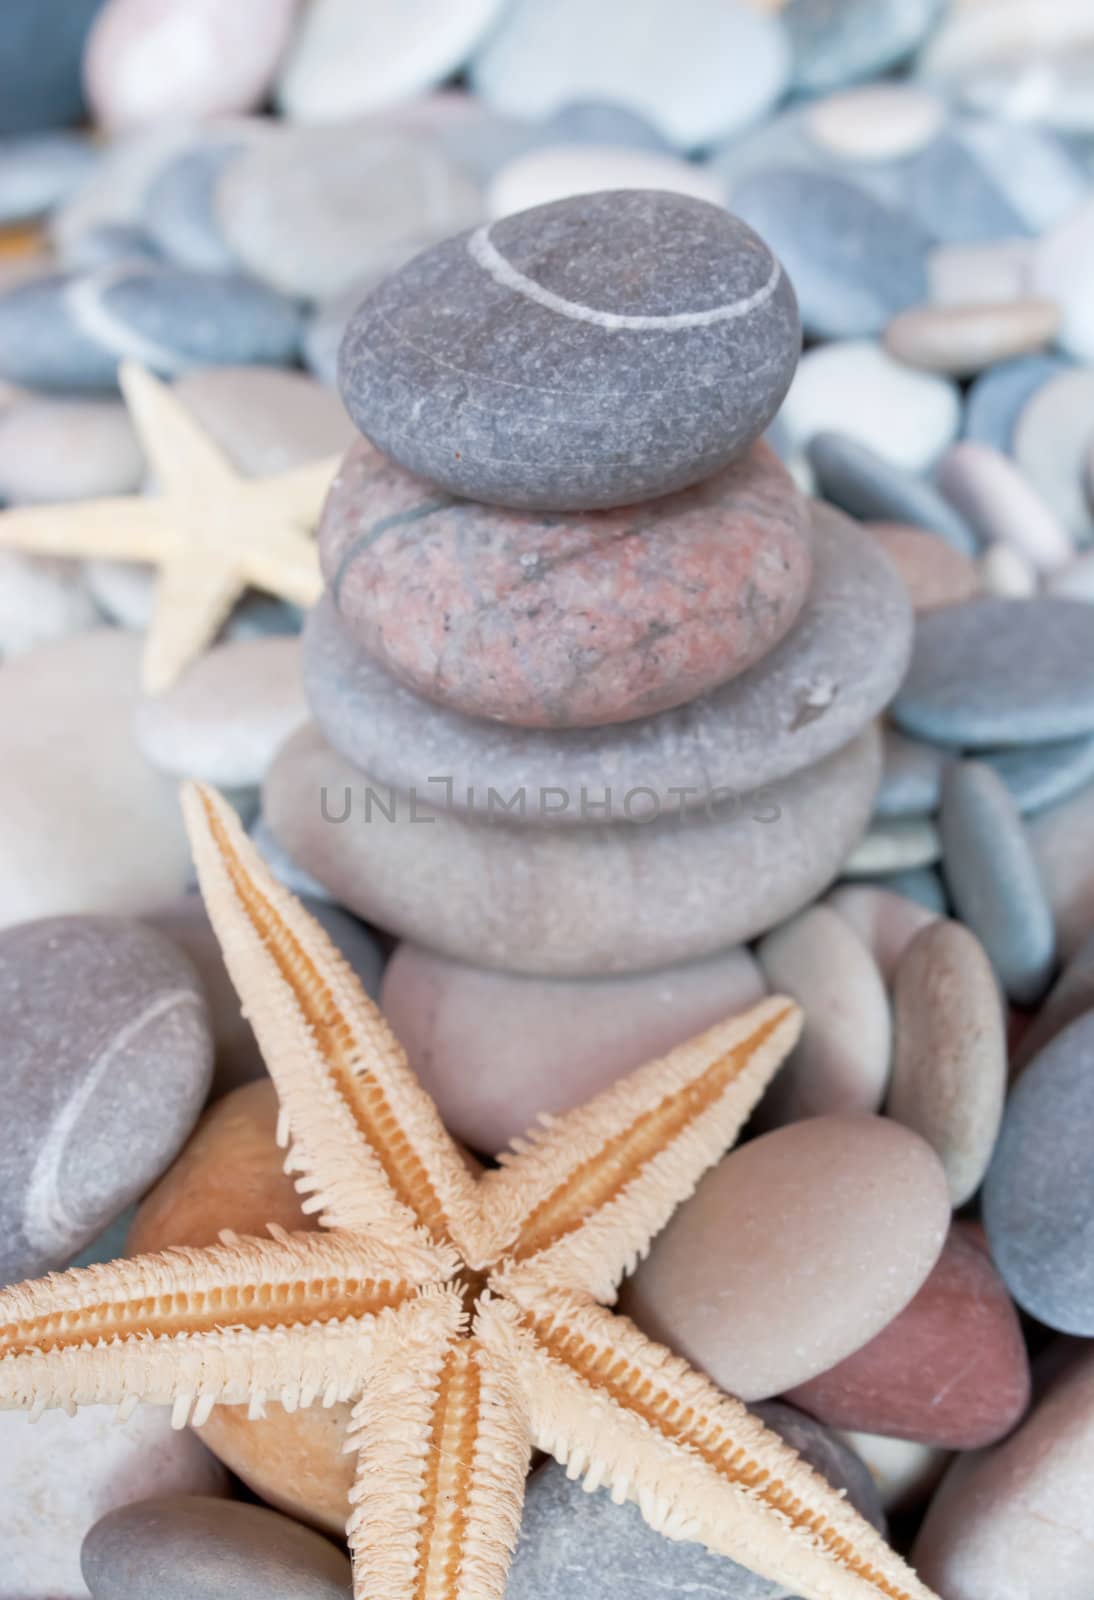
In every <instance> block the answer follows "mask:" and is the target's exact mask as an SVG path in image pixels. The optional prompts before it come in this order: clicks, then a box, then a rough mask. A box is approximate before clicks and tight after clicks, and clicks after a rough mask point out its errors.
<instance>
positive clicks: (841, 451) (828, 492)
mask: <svg viewBox="0 0 1094 1600" xmlns="http://www.w3.org/2000/svg"><path fill="white" fill-rule="evenodd" d="M806 453H807V455H808V457H809V464H810V466H811V467H812V468H813V471H814V473H815V474H816V478H817V488H818V493H820V494H822V495H823V496H824V498H825V499H826V500H831V501H832V502H833V504H834V505H837V506H840V507H841V508H842V509H843V510H844V511H847V512H849V513H850V515H851V516H852V517H860V518H861V519H862V520H863V521H864V522H901V523H910V524H911V526H912V527H915V528H928V529H930V531H931V532H932V533H935V534H937V535H938V536H939V537H940V538H942V539H945V541H946V543H947V544H949V545H952V546H953V548H954V550H956V551H957V552H958V553H959V554H960V555H965V556H971V555H973V554H974V553H975V551H976V540H975V538H974V536H973V533H972V530H971V529H970V528H969V526H968V524H967V523H966V521H965V519H964V517H962V516H960V515H959V514H958V513H957V512H956V511H955V510H954V508H953V507H952V506H951V505H950V504H949V502H948V501H947V500H944V499H943V498H942V496H941V495H940V494H939V492H938V490H937V489H935V488H934V486H933V485H932V484H930V483H928V482H927V481H926V480H925V479H923V478H917V477H915V476H914V475H913V474H912V473H910V472H906V471H905V470H904V469H903V468H902V467H898V466H897V465H896V463H895V462H893V461H890V460H888V459H887V458H886V457H885V456H883V455H878V454H877V452H876V451H874V450H871V449H870V448H869V446H867V445H865V444H862V443H860V442H859V441H858V440H857V439H852V438H848V437H847V436H846V435H845V434H842V433H815V434H814V435H813V437H812V439H811V440H810V441H809V445H808V448H807V452H806Z"/></svg>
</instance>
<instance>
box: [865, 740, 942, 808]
mask: <svg viewBox="0 0 1094 1600" xmlns="http://www.w3.org/2000/svg"><path fill="white" fill-rule="evenodd" d="M882 748H883V751H884V760H885V766H884V768H883V770H882V775H881V788H880V789H879V790H878V792H877V799H876V800H875V801H874V815H875V817H925V816H930V814H931V813H932V812H933V811H936V810H937V809H938V796H939V792H940V789H941V785H942V768H943V767H944V765H945V763H946V759H947V752H945V751H942V750H940V749H939V748H938V746H937V745H932V744H925V743H923V742H922V741H921V740H919V739H909V738H907V737H906V736H905V735H904V734H902V733H900V732H899V731H898V730H897V729H896V728H886V729H885V733H884V742H883V746H882Z"/></svg>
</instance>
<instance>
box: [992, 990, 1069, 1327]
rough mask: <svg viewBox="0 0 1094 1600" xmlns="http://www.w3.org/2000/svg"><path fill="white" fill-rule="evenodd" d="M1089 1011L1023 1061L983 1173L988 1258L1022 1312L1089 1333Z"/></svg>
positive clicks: (1053, 1323) (1044, 1320) (1054, 1324)
mask: <svg viewBox="0 0 1094 1600" xmlns="http://www.w3.org/2000/svg"><path fill="white" fill-rule="evenodd" d="M1092 1122H1094V1012H1088V1013H1087V1014H1086V1015H1085V1016H1082V1017H1079V1018H1078V1019H1077V1020H1076V1021H1074V1022H1072V1023H1071V1024H1070V1025H1069V1026H1068V1027H1066V1028H1065V1029H1064V1030H1063V1032H1062V1033H1058V1034H1057V1035H1056V1037H1055V1038H1054V1039H1053V1040H1052V1041H1051V1043H1049V1044H1047V1045H1046V1046H1045V1048H1044V1049H1043V1050H1041V1052H1040V1053H1039V1054H1038V1055H1037V1056H1036V1057H1035V1058H1034V1060H1033V1061H1032V1062H1031V1063H1030V1064H1029V1066H1028V1067H1026V1069H1025V1071H1024V1072H1023V1073H1022V1075H1021V1077H1020V1078H1019V1079H1018V1082H1017V1084H1016V1085H1015V1088H1014V1089H1013V1091H1012V1093H1011V1096H1010V1099H1009V1101H1008V1102H1007V1109H1006V1113H1005V1115H1004V1118H1003V1127H1002V1131H1001V1132H1000V1135H999V1142H998V1144H997V1145H996V1147H995V1154H994V1156H993V1157H992V1162H991V1166H990V1167H989V1168H988V1175H987V1178H986V1179H985V1181H984V1193H983V1216H984V1226H985V1228H986V1229H987V1235H988V1243H989V1244H990V1246H991V1253H992V1259H993V1260H994V1262H995V1265H996V1266H997V1267H998V1268H999V1271H1000V1272H1001V1273H1002V1275H1003V1277H1004V1279H1005V1281H1006V1285H1007V1288H1008V1289H1009V1290H1010V1292H1011V1294H1012V1295H1013V1296H1014V1298H1015V1299H1016V1300H1017V1301H1018V1304H1019V1305H1020V1306H1022V1307H1023V1308H1024V1309H1025V1310H1026V1311H1028V1312H1029V1313H1030V1315H1031V1316H1034V1317H1036V1318H1037V1319H1038V1321H1039V1322H1044V1323H1047V1324H1048V1326H1049V1327H1050V1328H1058V1329H1059V1330H1060V1331H1061V1332H1063V1333H1075V1334H1081V1335H1083V1336H1084V1337H1085V1338H1089V1337H1090V1336H1091V1335H1094V1163H1092V1162H1091V1159H1090V1128H1091V1123H1092Z"/></svg>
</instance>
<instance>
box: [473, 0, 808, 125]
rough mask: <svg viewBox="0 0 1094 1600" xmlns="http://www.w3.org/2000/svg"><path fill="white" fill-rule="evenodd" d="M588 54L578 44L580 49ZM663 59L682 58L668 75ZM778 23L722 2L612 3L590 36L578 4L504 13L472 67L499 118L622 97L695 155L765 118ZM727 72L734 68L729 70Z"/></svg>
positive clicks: (781, 70) (786, 55)
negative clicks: (673, 5) (696, 150)
mask: <svg viewBox="0 0 1094 1600" xmlns="http://www.w3.org/2000/svg"><path fill="white" fill-rule="evenodd" d="M576 40H580V41H581V48H580V49H574V42H575V41H576ZM666 61H676V62H678V63H680V71H679V72H666V71H665V70H664V65H665V62H666ZM789 68H790V50H789V46H788V41H787V39H786V35H785V32H784V30H783V29H782V27H781V26H780V25H779V23H778V21H777V20H776V19H774V18H771V17H765V16H763V15H762V14H760V13H759V12H757V10H756V9H755V8H753V7H748V6H732V7H727V6H724V5H721V4H719V3H718V0H680V3H679V4H678V5H677V7H676V9H675V10H673V11H667V10H666V9H665V8H664V6H663V5H661V4H660V0H610V3H608V0H605V3H604V6H603V9H602V10H600V11H599V12H598V14H597V25H596V27H595V28H592V29H590V28H589V26H588V13H587V11H586V10H585V8H584V6H583V5H582V3H581V0H556V3H555V4H554V5H553V6H552V8H551V10H550V13H547V12H545V11H544V10H543V8H542V7H541V6H539V5H538V4H537V3H536V0H516V3H514V4H511V5H509V6H507V7H506V9H505V12H504V15H503V16H502V18H501V20H500V21H499V24H498V26H497V27H496V28H494V29H493V30H492V31H491V32H490V34H489V35H488V36H487V38H486V40H485V42H484V44H483V46H482V48H481V49H480V50H479V52H478V53H477V54H476V55H475V57H474V58H473V59H472V62H471V69H470V77H471V85H472V88H473V89H475V91H476V92H477V93H478V94H480V95H481V96H482V97H483V99H485V100H486V102H487V103H488V104H489V105H490V106H491V107H493V109H494V110H495V111H500V112H503V113H505V114H508V115H511V116H514V117H526V118H527V117H533V118H534V117H547V116H550V115H551V114H552V112H555V111H558V110H559V109H560V108H561V107H562V106H564V105H566V104H567V103H568V102H569V101H572V100H578V99H589V98H595V99H598V100H611V101H618V102H619V103H620V104H621V105H625V106H628V107H630V109H631V110H633V111H637V112H639V113H641V115H643V116H645V117H647V118H648V119H649V120H650V121H651V122H652V123H653V124H654V125H655V127H657V128H659V129H660V130H661V131H662V132H663V133H664V134H665V135H666V137H668V138H669V139H671V141H672V143H673V144H674V145H677V146H679V148H681V149H684V150H688V149H694V148H695V147H696V146H698V145H708V144H713V143H714V142H715V141H716V140H718V139H724V138H727V137H728V136H729V135H730V134H732V133H735V132H736V131H737V129H738V128H744V127H746V126H747V125H748V124H749V123H752V122H755V121H757V120H758V119H759V118H760V117H761V116H763V114H764V112H765V111H767V110H768V109H769V108H770V107H771V106H773V105H774V104H775V102H776V100H777V99H778V98H779V96H780V94H781V93H782V91H783V89H784V88H785V86H786V81H787V77H788V75H789ZM730 69H731V70H730Z"/></svg>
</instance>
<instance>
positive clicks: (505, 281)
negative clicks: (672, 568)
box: [340, 24, 800, 511]
mask: <svg viewBox="0 0 1094 1600" xmlns="http://www.w3.org/2000/svg"><path fill="white" fill-rule="evenodd" d="M552 25H553V24H552ZM624 263H625V264H626V270H625V271H622V270H621V268H622V266H623V264H624ZM799 338H800V333H799V326H798V316H797V306H796V303H795V300H794V291H793V289H792V288H791V286H790V281H789V279H788V278H787V276H786V273H785V272H784V271H783V270H782V268H781V267H780V265H779V263H778V261H776V259H775V258H774V256H773V255H772V254H771V251H770V250H769V249H768V247H767V245H766V244H764V242H763V241H762V240H761V239H760V238H758V237H757V235H756V234H754V233H753V232H752V230H751V229H750V228H747V227H746V226H745V225H744V223H743V222H740V221H739V220H738V219H737V218H736V217H731V216H730V215H729V214H728V213H727V212H725V211H724V210H722V209H721V208H720V207H716V206H711V205H707V204H706V203H705V202H704V201H701V200H693V199H691V198H689V197H688V196H686V195H668V194H661V193H658V192H656V191H650V190H629V191H616V192H612V193H608V194H597V195H584V196H581V197H579V198H576V199H572V200H559V201H556V202H555V203H554V204H553V205H549V206H537V207H535V208H534V209H533V210H532V211H527V212H523V213H522V214H521V215H519V216H516V217H507V218H505V219H504V220H503V221H501V222H496V223H494V224H492V225H491V226H490V227H484V228H480V229H478V230H476V231H474V232H472V233H467V234H460V235H458V236H457V237H456V238H455V239H450V240H448V241H447V242H446V243H444V244H441V245H437V246H436V247H435V248H434V249H432V250H429V251H426V252H425V253H424V254H422V255H420V256H417V257H416V258H415V259H414V260H413V261H411V262H410V263H409V264H408V265H407V266H405V267H404V268H403V269H402V270H401V271H400V272H397V273H395V274H394V276H392V277H391V278H389V279H388V280H387V282H386V283H384V284H382V285H381V286H380V288H378V289H377V290H375V291H374V293H373V294H371V295H370V296H369V297H368V299H367V300H366V301H365V302H364V304H363V305H362V306H361V308H360V310H359V311H358V312H357V315H356V316H355V317H354V319H353V321H352V322H351V323H350V325H349V328H348V329H347V331H346V336H345V341H344V343H343V345H342V353H341V359H340V382H341V389H342V397H343V399H344V400H345V402H346V407H347V409H348V411H349V413H350V415H351V417H352V418H353V420H354V421H355V422H356V424H357V426H358V427H359V428H360V429H361V431H362V433H364V434H365V435H366V436H367V437H368V438H370V439H371V440H372V441H373V443H374V444H376V445H377V446H379V448H380V449H381V450H383V451H384V452H385V454H387V455H390V456H393V457H394V459H395V460H396V461H398V462H399V463H400V464H401V465H402V466H404V467H406V468H407V469H408V470H409V471H411V472H414V473H417V474H420V475H421V476H422V477H424V478H428V479H430V480H431V481H432V482H434V483H438V484H440V485H441V487H442V488H444V489H446V490H448V491H449V492H450V493H452V494H457V495H462V496H466V497H467V498H469V499H472V500H485V501H487V502H488V503H490V504H495V505H505V506H512V507H515V508H517V509H530V510H537V509H541V508H542V509H546V510H550V511H564V510H578V509H580V510H590V509H592V510H599V509H603V508H605V507H609V506H616V505H625V504H631V503H633V502H635V501H639V500H646V499H650V498H652V497H654V496H656V495H660V494H668V493H670V492H671V491H672V490H674V489H683V488H686V487H687V486H688V485H689V484H693V483H698V482H700V481H701V480H702V479H704V478H706V477H709V476H710V474H711V473H713V472H716V471H718V470H719V469H720V468H722V467H724V466H726V465H727V464H728V462H730V461H731V460H732V459H733V458H734V457H735V456H736V455H738V454H739V453H740V452H741V451H742V450H743V449H744V448H745V447H746V446H747V445H748V444H750V443H751V442H752V440H753V439H755V438H756V437H757V436H758V435H759V434H760V433H761V432H762V431H763V429H764V428H765V427H766V426H767V424H768V422H769V421H770V420H771V417H772V416H773V415H774V413H775V411H776V409H777V408H778V405H779V402H780V401H781V400H782V397H783V395H784V394H785V393H786V389H787V386H788V385H789V383H790V379H791V377H792V376H793V372H794V364H795V362H796V360H797V356H798V350H799Z"/></svg>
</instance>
